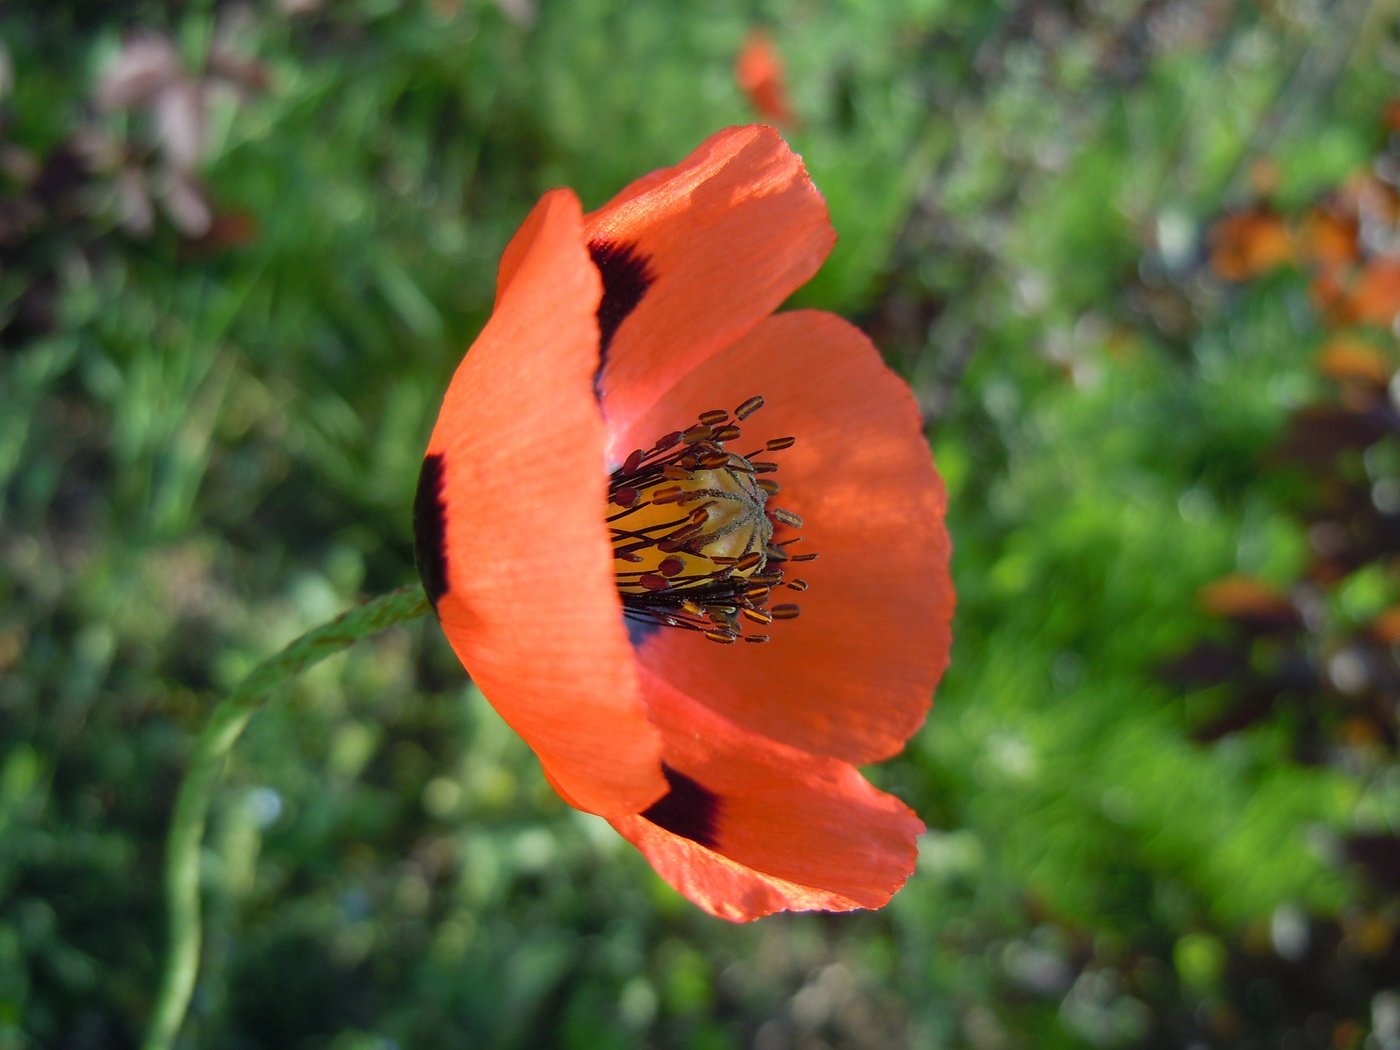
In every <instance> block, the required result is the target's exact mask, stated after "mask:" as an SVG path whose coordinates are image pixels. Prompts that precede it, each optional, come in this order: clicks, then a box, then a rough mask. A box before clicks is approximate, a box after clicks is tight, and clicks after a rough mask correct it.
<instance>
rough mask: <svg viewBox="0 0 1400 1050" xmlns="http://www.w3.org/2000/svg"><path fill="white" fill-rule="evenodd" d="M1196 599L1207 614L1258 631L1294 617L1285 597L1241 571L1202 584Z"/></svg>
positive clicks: (1294, 614) (1290, 605)
mask: <svg viewBox="0 0 1400 1050" xmlns="http://www.w3.org/2000/svg"><path fill="white" fill-rule="evenodd" d="M1196 600H1197V601H1198V602H1199V603H1200V606H1201V608H1202V609H1203V610H1204V611H1205V612H1206V613H1208V614H1209V615H1211V616H1219V617H1221V618H1222V619H1227V620H1235V621H1237V622H1239V623H1241V624H1243V625H1244V626H1247V627H1251V628H1254V629H1258V630H1268V629H1272V628H1276V627H1281V626H1285V625H1287V624H1290V623H1293V622H1294V621H1295V620H1296V619H1297V613H1296V611H1295V610H1294V608H1293V606H1292V604H1291V603H1290V602H1289V601H1288V599H1287V598H1285V597H1284V596H1283V595H1281V594H1279V593H1278V592H1277V591H1276V590H1274V589H1273V588H1272V587H1270V586H1269V585H1268V584H1266V583H1264V582H1262V581H1261V580H1258V579H1256V578H1255V577H1253V576H1247V575H1245V574H1243V573H1233V574H1231V575H1229V576H1222V577H1221V578H1220V579H1218V580H1215V581H1213V582H1211V583H1208V584H1206V585H1205V586H1204V587H1202V588H1201V589H1200V591H1199V593H1198V594H1197V595H1196Z"/></svg>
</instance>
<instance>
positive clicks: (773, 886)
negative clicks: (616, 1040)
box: [612, 672, 923, 921]
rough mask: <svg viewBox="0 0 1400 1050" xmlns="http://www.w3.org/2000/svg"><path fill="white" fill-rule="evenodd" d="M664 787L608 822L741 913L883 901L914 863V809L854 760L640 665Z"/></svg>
mask: <svg viewBox="0 0 1400 1050" xmlns="http://www.w3.org/2000/svg"><path fill="white" fill-rule="evenodd" d="M643 679H644V684H643V688H644V690H645V692H646V694H647V699H648V703H649V704H650V705H651V710H652V717H653V719H654V720H655V721H656V722H657V724H658V725H659V726H660V727H661V729H662V732H663V733H664V734H665V738H666V748H665V750H666V764H667V776H668V779H669V780H670V781H671V791H670V793H669V794H668V795H667V797H666V798H665V799H663V800H662V801H661V802H660V803H659V804H657V805H656V806H654V807H652V808H651V809H650V810H648V811H647V812H646V813H643V814H639V815H637V816H630V817H622V818H614V819H613V821H612V823H613V825H614V826H615V827H616V828H617V830H618V831H619V832H621V833H622V834H623V835H624V836H625V837H626V838H627V840H628V841H629V842H631V843H632V844H633V845H634V846H636V847H637V848H638V849H639V850H641V851H642V853H643V854H644V855H645V856H646V858H647V860H648V861H650V862H651V865H652V867H654V868H655V869H656V871H657V873H658V874H660V875H661V876H662V878H664V879H665V880H666V881H667V882H669V883H670V884H671V885H672V886H674V887H675V888H676V889H677V890H679V891H680V892H681V893H683V894H684V895H685V896H686V897H688V898H689V899H690V900H692V901H694V902H695V903H696V904H698V905H700V907H702V908H704V909H705V910H706V911H708V912H710V913H711V914H712V915H717V916H719V917H720V918H723V919H729V920H732V921H745V920H749V919H756V918H759V917H761V916H764V915H769V914H771V913H773V912H776V911H807V910H823V911H849V910H851V909H854V908H878V907H881V906H882V905H884V904H885V903H887V902H888V901H889V899H890V897H891V896H892V895H893V894H894V892H895V891H896V890H897V889H899V887H900V886H902V885H903V884H904V882H905V880H906V879H907V878H908V877H909V873H910V872H911V871H913V868H914V862H915V859H916V847H915V839H916V837H917V836H918V834H919V833H920V832H921V831H922V830H923V824H922V823H921V822H920V821H919V819H918V817H916V816H914V814H913V813H912V812H910V810H909V809H908V808H907V807H906V806H905V805H904V804H903V803H902V802H900V801H899V800H898V799H896V798H894V797H893V796H891V795H887V794H885V793H883V792H880V791H877V790H876V789H875V788H873V787H871V785H870V784H869V783H868V782H867V781H866V780H865V778H864V777H862V776H861V775H860V773H858V772H857V771H856V770H855V769H854V768H853V767H852V766H850V765H847V764H846V763H844V762H840V761H838V760H836V759H831V758H823V757H818V756H814V755H809V754H805V753H803V752H801V751H798V750H796V749H794V748H791V747H787V746H785V745H783V744H779V743H776V742H775V741H773V740H770V739H768V738H766V737H764V736H761V735H760V734H758V733H754V732H752V731H750V730H747V729H744V728H743V727H741V726H738V725H736V724H735V723H734V722H732V721H730V720H729V719H727V718H724V717H722V716H721V715H718V714H716V713H715V712H714V711H713V710H711V709H710V708H708V707H706V706H705V705H703V704H699V703H697V702H696V701H695V700H694V699H693V698H691V697H689V696H687V695H686V694H685V693H683V692H681V691H680V690H678V689H677V688H676V687H675V686H674V685H673V684H672V683H671V682H669V681H667V680H666V679H665V678H662V677H660V676H656V675H652V674H650V673H646V672H644V674H643Z"/></svg>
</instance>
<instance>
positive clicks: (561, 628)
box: [414, 127, 953, 920]
mask: <svg viewBox="0 0 1400 1050" xmlns="http://www.w3.org/2000/svg"><path fill="white" fill-rule="evenodd" d="M833 239H834V235H833V232H832V230H831V227H830V224H829V222H828V219H827V213H826V206H825V204H824V202H823V201H822V199H821V196H820V195H819V194H818V193H817V191H816V189H815V188H814V187H813V185H812V183H811V181H810V180H809V179H808V177H807V173H806V171H805V170H804V169H803V166H802V162H801V160H800V159H799V158H798V157H797V156H796V155H794V154H793V153H792V152H791V151H790V150H789V149H788V148H787V146H786V144H785V143H784V142H783V141H782V139H781V138H779V136H778V135H777V134H776V133H775V132H774V131H773V130H772V129H770V128H765V127H743V128H731V129H728V130H726V131H722V132H720V133H718V134H717V135H715V136H713V137H712V138H710V139H709V140H708V141H706V142H705V143H704V144H703V145H701V146H700V148H699V149H697V150H696V151H695V153H694V154H692V155H691V156H690V157H689V158H687V159H686V160H685V161H683V162H682V163H681V164H680V165H678V166H676V167H674V168H670V169H666V170H662V171H657V172H653V173H652V174H651V175H648V176H645V177H643V178H641V179H639V180H638V181H637V182H635V183H633V184H632V185H631V186H629V187H627V188H626V189H625V190H623V191H622V193H620V194H619V195H618V196H617V197H615V198H614V199H613V200H612V201H610V202H609V203H608V204H607V205H606V206H604V207H603V208H601V209H600V210H598V211H596V212H593V213H591V214H588V215H585V214H583V212H582V210H581V208H580V206H579V203H578V200H577V198H576V197H575V196H574V194H573V193H572V192H571V191H569V190H553V191H551V192H550V193H548V194H546V195H545V196H544V198H543V199H542V200H541V201H540V203H539V204H538V205H537V206H536V207H535V209H534V211H532V212H531V213H530V216H529V217H528V218H527V219H526V220H525V223H524V225H523V226H522V227H521V228H520V231H519V232H518V233H517V234H516V235H515V238H514V239H513V240H512V241H511V243H510V245H509V246H508V247H507V248H506V251H505V254H504V256H503V257H502V259H501V265H500V273H499V281H498V286H497V292H496V302H495V309H494V312H493V313H492V316H491V319H490V321H489V322H487V324H486V327H485V328H484V329H483V330H482V332H481V335H480V336H479V337H478V339H477V341H476V343H475V344H474V345H473V347H472V349H471V351H470V353H468V354H467V356H466V358H465V359H464V360H463V362H462V364H461V366H460V367H459V368H458V369H457V373H456V375H455V376H454V377H453V380H452V383H451V385H450V386H449V388H448V391H447V395H446V398H445V400H444V403H443V407H442V412H441V415H440V416H439V418H438V421H437V426H436V427H435V428H434V430H433V434H432V438H431V440H430V442H429V445H428V453H427V457H426V459H425V461H424V465H423V472H422V476H421V478H420V481H419V490H418V497H417V501H416V503H415V508H414V525H415V532H416V539H417V553H418V563H419V572H420V574H421V575H422V578H423V582H424V586H425V587H426V589H427V592H428V595H429V597H430V598H431V599H432V600H433V603H434V606H435V608H436V610H437V614H438V618H439V620H440V621H441V623H442V627H443V630H444V632H445V633H446V635H447V638H448V640H449V642H450V643H451V644H452V647H453V649H454V650H455V651H456V652H457V655H458V656H459V657H460V658H461V660H462V662H463V664H465V666H466V667H467V669H468V671H470V673H471V674H472V676H473V677H474V678H475V679H476V681H477V683H478V685H479V686H480V687H481V690H482V692H483V693H484V694H485V695H486V697H487V698H488V699H489V700H490V701H491V703H492V704H493V705H494V706H495V707H496V709H497V710H498V711H499V712H500V713H501V715H502V716H503V717H504V718H505V719H506V721H507V722H509V723H510V724H511V725H512V726H513V727H514V728H515V729H516V730H517V731H518V732H519V733H520V735H521V736H522V737H524V738H525V740H526V742H527V743H528V744H529V745H530V746H531V747H532V748H533V749H534V750H535V752H536V754H537V755H538V756H539V758H540V762H541V764H542V765H543V767H544V771H545V773H546V775H547V776H548V777H549V780H550V782H551V783H552V784H553V785H554V787H555V788H556V789H557V790H558V792H559V793H560V795H561V796H562V797H563V798H564V799H565V800H566V801H568V802H569V803H570V804H572V805H574V806H577V807H578V808H580V809H583V810H587V811H590V812H593V813H598V814H601V815H602V816H604V817H606V818H607V819H608V820H610V821H611V822H612V824H613V825H614V826H615V827H616V828H617V829H618V830H619V831H620V832H621V833H622V834H623V835H624V836H626V837H627V838H628V839H629V840H630V841H631V842H632V843H633V844H634V845H636V846H637V847H638V848H639V849H640V850H641V851H642V853H644V854H645V855H646V857H647V859H648V860H649V861H650V862H651V863H652V865H653V866H654V867H655V868H656V870H657V871H658V872H660V874H661V875H662V876H663V877H664V878H665V879H667V880H668V881H669V882H670V883H671V884H672V885H673V886H675V887H676V888H677V889H679V890H680V891H681V892H682V893H684V894H685V895H686V896H687V897H689V898H690V899H691V900H693V901H694V902H696V903H697V904H699V905H700V906H701V907H703V908H705V909H706V910H708V911H710V912H712V913H713V914H715V915H719V916H723V917H724V918H728V919H735V920H740V919H752V918H756V917H757V916H760V915H766V914H768V913H770V912H774V911H780V910H784V909H811V908H820V909H830V910H845V909H851V908H873V907H879V906H881V905H883V904H884V903H885V902H886V901H888V900H889V898H890V895H891V894H892V893H894V891H895V890H896V889H898V888H899V886H900V885H901V884H902V883H903V882H904V880H905V879H906V878H907V877H908V875H909V873H910V871H911V870H912V868H913V864H914V859H915V837H916V836H917V835H918V834H919V832H920V831H921V830H922V825H921V824H920V822H919V820H918V818H917V817H915V816H914V814H913V813H912V812H910V811H909V809H907V808H906V807H905V806H904V805H903V803H901V802H899V801H898V800H897V799H895V798H893V797H892V796H890V795H887V794H884V793H882V792H880V791H877V790H876V789H875V788H874V787H872V786H871V785H870V784H869V783H868V782H867V781H866V780H865V779H864V778H863V777H862V776H861V774H860V773H859V772H858V771H857V770H856V768H855V764H856V763H865V762H874V761H877V760H879V759H883V758H887V757H889V756H890V755H893V754H894V753H896V752H897V751H899V750H900V749H901V748H902V747H903V745H904V742H905V741H906V740H907V739H908V738H909V736H910V735H911V734H912V733H913V732H914V731H915V730H916V729H917V728H918V727H919V725H920V724H921V723H922V721H923V718H924V715H925V713H926V711H927V709H928V706H929V702H930V697H931V693H932V690H933V687H934V685H935V684H936V683H937V680H938V678H939V676H940V674H941V673H942V671H943V668H944V666H945V664H946V662H947V654H948V646H949V619H950V616H951V612H952V604H953V592H952V587H951V584H950V582H949V578H948V552H949V548H948V540H947V536H946V534H945V533H944V529H943V509H944V495H943V488H942V484H941V482H940V481H939V478H938V475H937V473H936V472H935V470H934V468H933V464H932V462H931V459H930V456H929V451H928V444H927V442H926V440H925V438H924V435H923V433H922V429H921V425H920V420H919V415H918V412H917V410H916V408H915V404H914V400H913V398H912V397H911V396H910V393H909V390H908V389H907V388H906V387H905V386H904V384H903V383H901V382H900V381H899V380H898V379H897V378H896V377H895V376H894V375H893V374H892V373H891V372H890V371H889V370H888V369H887V368H886V367H885V366H884V364H883V363H882V362H881V360H880V357H879V355H878V353H877V352H876V350H875V348H874V347H873V346H872V345H871V344H870V342H869V340H868V339H866V337H865V336H864V335H862V334H861V333H860V332H859V331H857V330H856V329H855V328H853V327H851V326H850V325H848V324H847V323H846V322H844V321H842V320H841V319H840V318H838V317H835V316H832V315H830V314H824V313H817V312H813V311H797V312H793V313H785V314H778V315H774V314H773V310H774V309H775V308H776V307H777V306H778V305H779V304H780V303H781V302H782V300H783V299H785V298H786V297H787V296H788V295H789V294H790V293H791V292H792V291H793V290H794V289H795V288H797V287H798V286H799V285H801V284H802V283H803V282H804V281H806V280H807V278H808V277H810V276H811V275H812V274H813V273H814V272H815V271H816V270H817V268H818V267H819V266H820V264H821V262H822V260H823V259H824V258H825V256H826V254H827V252H828V251H829V250H830V248H831V245H832V241H833ZM814 555H819V557H816V558H814V557H813V556H814ZM799 612H800V616H799V615H797V614H798V613H799Z"/></svg>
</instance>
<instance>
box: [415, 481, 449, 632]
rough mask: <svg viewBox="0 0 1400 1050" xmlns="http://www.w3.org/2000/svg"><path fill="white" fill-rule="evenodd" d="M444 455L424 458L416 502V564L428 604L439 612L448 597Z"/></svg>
mask: <svg viewBox="0 0 1400 1050" xmlns="http://www.w3.org/2000/svg"><path fill="white" fill-rule="evenodd" d="M443 474H444V471H443V461H442V454H441V453H433V454H432V455H429V456H425V457H424V458H423V469H422V470H421V471H420V472H419V474H418V494H417V495H416V496H415V497H414V498H413V560H414V562H416V563H417V565H418V578H419V579H421V580H422V581H423V590H425V591H426V592H427V593H428V601H430V602H432V603H433V606H434V608H436V606H437V603H438V599H440V598H441V597H442V596H443V595H444V594H446V593H447V506H446V504H444V503H443V499H442V484H443Z"/></svg>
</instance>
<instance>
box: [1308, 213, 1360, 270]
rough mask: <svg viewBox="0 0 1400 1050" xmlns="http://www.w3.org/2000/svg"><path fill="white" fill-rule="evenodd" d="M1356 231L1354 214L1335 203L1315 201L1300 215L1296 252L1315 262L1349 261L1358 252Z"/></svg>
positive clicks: (1323, 264) (1328, 264) (1332, 265)
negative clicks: (1301, 220) (1313, 204)
mask: <svg viewBox="0 0 1400 1050" xmlns="http://www.w3.org/2000/svg"><path fill="white" fill-rule="evenodd" d="M1357 234H1358V228H1357V222H1356V216H1355V215H1354V214H1348V213H1347V212H1346V211H1344V210H1343V209H1341V208H1339V207H1336V206H1335V205H1329V204H1319V205H1315V206H1314V207H1312V208H1310V209H1308V211H1307V213H1306V214H1305V215H1304V216H1303V224H1302V231H1301V233H1300V235H1299V238H1298V241H1299V248H1298V254H1299V255H1300V256H1301V257H1302V259H1303V260H1304V261H1306V262H1309V263H1312V264H1314V265H1317V266H1327V267H1335V266H1347V265H1350V264H1351V263H1353V262H1355V261H1356V260H1357V259H1358V258H1360V255H1361V246H1360V245H1359V244H1358V243H1357Z"/></svg>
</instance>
